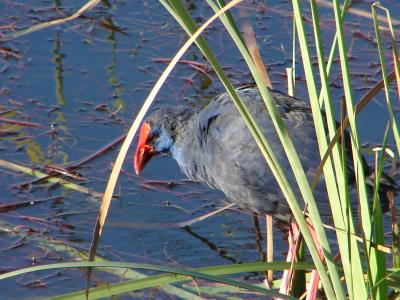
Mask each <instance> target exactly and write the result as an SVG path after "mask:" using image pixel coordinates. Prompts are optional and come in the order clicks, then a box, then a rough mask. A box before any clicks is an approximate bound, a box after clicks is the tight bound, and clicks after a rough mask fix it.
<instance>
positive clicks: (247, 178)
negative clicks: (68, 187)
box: [133, 86, 399, 299]
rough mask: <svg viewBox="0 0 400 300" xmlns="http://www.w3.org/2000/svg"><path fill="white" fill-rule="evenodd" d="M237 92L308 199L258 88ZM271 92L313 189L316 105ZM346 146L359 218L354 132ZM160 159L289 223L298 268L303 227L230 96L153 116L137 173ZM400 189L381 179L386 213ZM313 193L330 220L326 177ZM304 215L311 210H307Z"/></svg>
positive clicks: (370, 172)
mask: <svg viewBox="0 0 400 300" xmlns="http://www.w3.org/2000/svg"><path fill="white" fill-rule="evenodd" d="M236 92H237V94H238V95H239V97H240V98H241V99H242V101H243V102H244V104H245V105H246V106H247V108H248V109H249V111H250V113H251V115H252V116H253V117H254V119H255V121H256V122H257V124H258V125H259V127H260V129H261V131H262V133H263V134H264V136H265V138H266V140H267V141H268V142H269V144H270V146H271V148H272V151H273V152H274V154H275V156H276V158H277V160H278V161H279V163H280V165H281V167H282V169H283V171H284V173H285V175H286V177H287V179H288V181H289V184H290V186H291V187H292V189H293V191H294V194H295V196H296V198H297V199H302V198H301V193H300V190H299V188H298V185H297V183H296V179H295V177H294V175H293V172H292V168H291V165H290V163H289V161H288V159H287V156H286V154H285V151H284V149H283V146H282V144H281V142H280V139H279V137H278V135H277V133H276V131H275V128H274V125H273V122H272V120H271V118H270V116H269V114H268V112H267V110H266V107H265V104H264V102H263V99H262V97H261V95H260V92H259V90H258V89H257V88H256V87H253V86H245V87H241V88H237V89H236ZM270 93H271V96H272V100H273V102H274V104H275V106H276V108H277V109H278V111H279V113H280V114H281V117H282V119H283V122H284V123H285V125H286V128H287V131H288V134H289V136H290V137H291V140H292V142H293V144H294V146H295V148H296V150H297V154H298V156H299V159H300V161H301V164H302V166H303V168H304V172H305V174H306V176H307V179H308V181H309V182H310V183H311V182H312V181H313V178H314V176H315V175H316V172H317V169H318V166H319V164H320V157H319V150H318V142H317V137H316V133H315V128H314V122H313V117H312V111H311V109H310V107H309V104H307V103H306V102H305V101H303V100H300V99H298V98H295V97H291V96H289V95H287V94H285V93H282V92H279V91H276V90H270ZM325 126H326V124H325ZM337 126H339V123H338V122H337ZM343 140H344V142H343V144H344V149H345V151H344V152H345V154H346V155H345V157H346V166H347V170H346V173H347V178H348V183H349V185H350V186H351V187H352V189H351V190H350V192H349V194H350V195H352V197H350V205H351V207H352V211H353V212H356V211H357V208H358V201H357V196H356V195H357V190H356V176H355V172H354V169H353V155H352V149H351V140H350V135H349V133H348V132H347V131H345V133H344V139H343ZM161 154H166V155H170V156H172V157H173V158H174V159H175V160H176V162H177V163H178V165H179V167H180V169H181V170H182V172H183V173H184V174H185V175H186V176H187V177H188V178H189V179H190V180H192V181H195V182H200V183H202V184H204V185H206V186H208V187H210V188H213V189H218V190H221V191H222V192H223V193H224V194H225V196H226V197H227V198H228V200H230V201H231V202H233V203H235V204H237V205H238V206H239V207H241V208H242V209H244V210H246V211H250V212H253V213H256V214H259V215H272V216H274V217H275V218H276V219H277V220H279V221H283V222H284V223H288V224H289V237H288V242H289V252H288V254H287V261H292V259H293V257H294V253H295V251H296V245H297V244H298V243H296V240H297V239H298V238H299V236H300V235H299V234H300V233H299V230H298V225H297V224H296V223H295V222H294V221H293V219H292V213H291V210H290V207H289V205H288V203H287V201H286V199H285V197H284V195H283V193H282V191H281V189H280V187H279V185H278V182H277V181H276V179H275V178H274V176H273V174H272V172H271V170H270V168H269V166H268V164H267V162H266V160H265V159H264V157H263V155H262V153H261V151H260V149H259V148H258V145H257V144H256V142H255V140H254V138H253V137H252V135H251V133H250V131H249V130H248V128H247V125H246V124H245V122H244V120H243V119H242V117H241V116H240V114H239V112H238V110H237V108H236V106H235V104H234V103H233V101H232V99H231V97H230V95H229V94H228V93H222V94H220V95H218V96H216V97H215V98H214V99H212V100H211V101H210V102H209V103H208V104H207V105H205V106H204V107H194V108H193V107H188V106H181V105H178V106H162V107H159V108H157V109H155V110H154V111H152V112H151V113H150V114H149V115H148V116H147V118H146V119H145V121H144V122H143V124H142V127H141V129H140V134H139V139H138V143H137V147H136V151H135V154H134V158H133V161H134V168H135V172H136V174H137V175H139V173H140V172H141V171H142V170H143V168H144V167H145V166H146V164H147V163H148V162H149V161H150V160H151V159H152V158H153V157H154V156H157V155H161ZM362 164H363V167H364V168H363V169H364V174H365V179H366V184H367V189H368V191H369V194H370V196H371V195H372V192H373V186H374V182H375V172H374V169H373V168H371V167H370V166H369V165H368V164H367V162H366V160H365V158H364V157H362ZM398 190H399V188H398V186H397V185H396V182H395V181H394V180H393V179H392V178H391V177H390V176H388V175H387V174H385V173H382V176H381V178H380V185H379V198H380V202H381V206H382V210H383V211H386V210H387V209H388V207H389V199H388V196H387V194H388V192H390V191H393V192H397V191H398ZM313 193H314V198H315V200H316V204H317V207H318V210H319V212H320V215H321V216H323V217H328V218H329V217H331V216H332V212H331V210H330V205H329V200H328V195H327V190H326V185H325V183H324V179H323V175H322V176H321V177H320V179H319V181H318V183H317V185H316V187H315V189H314V191H313ZM370 198H372V197H370ZM303 208H305V205H304V203H303ZM355 215H357V214H356V213H355ZM310 226H311V227H310ZM309 229H310V232H313V231H314V229H313V228H312V225H309ZM315 241H316V245H317V247H318V248H319V251H320V253H323V251H322V247H321V246H320V245H319V242H318V241H317V240H316V238H315ZM320 255H321V254H320ZM291 276H292V272H291V270H285V271H284V273H283V277H282V280H281V282H282V283H281V287H280V290H279V291H280V293H284V294H287V293H288V292H289V286H290V280H291V279H290V278H291ZM318 282H319V276H318V273H317V271H316V270H313V271H312V274H311V280H310V283H311V284H310V285H309V286H308V294H307V299H315V298H316V293H317V287H318Z"/></svg>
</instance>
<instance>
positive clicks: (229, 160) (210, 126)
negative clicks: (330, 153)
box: [173, 88, 331, 219]
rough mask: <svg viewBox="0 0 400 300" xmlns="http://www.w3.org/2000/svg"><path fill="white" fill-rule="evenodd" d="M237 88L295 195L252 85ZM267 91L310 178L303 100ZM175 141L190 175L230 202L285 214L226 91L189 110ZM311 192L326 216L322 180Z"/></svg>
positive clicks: (314, 163)
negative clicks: (186, 121) (188, 118)
mask: <svg viewBox="0 0 400 300" xmlns="http://www.w3.org/2000/svg"><path fill="white" fill-rule="evenodd" d="M238 93H239V95H240V97H241V99H242V100H243V101H244V102H245V103H246V105H247V107H248V108H249V110H250V112H251V113H252V115H253V116H254V117H255V120H256V121H257V123H258V125H259V126H260V128H261V130H262V132H263V134H264V135H265V137H266V139H267V141H268V143H269V144H270V146H271V148H272V150H273V152H274V154H275V155H276V157H277V159H278V160H279V162H280V164H281V167H282V168H283V170H284V172H285V174H286V176H287V178H288V180H289V183H290V185H291V187H292V188H293V189H294V192H295V194H296V196H298V199H300V192H299V189H298V187H297V183H296V181H295V178H294V176H293V174H292V170H291V167H290V165H289V162H288V160H287V158H286V155H285V153H284V150H283V148H282V146H281V142H280V140H279V138H278V136H277V134H276V131H275V128H274V125H273V123H272V121H271V119H270V117H269V115H268V113H267V112H266V109H265V105H264V103H263V101H262V99H261V96H260V94H259V92H258V90H257V89H254V88H246V89H242V90H238ZM272 96H273V100H274V102H275V104H276V105H277V107H278V109H279V111H280V113H281V116H282V118H283V120H284V122H285V124H286V127H287V129H288V132H289V134H290V137H291V139H292V141H293V143H294V146H295V147H296V150H297V152H298V155H299V158H300V160H301V162H302V165H303V168H304V170H305V173H306V175H307V177H308V180H309V182H311V181H312V179H313V177H314V175H315V172H316V169H317V168H318V165H319V162H320V156H319V151H318V144H317V140H316V136H315V130H314V124H313V120H312V115H311V111H310V109H309V107H308V105H307V104H306V103H305V102H303V101H301V100H298V99H296V98H292V97H290V96H288V95H285V94H281V93H278V92H272ZM176 146H177V147H176V149H179V151H178V150H176V151H175V155H174V153H173V155H174V157H175V159H176V160H177V161H178V163H179V165H180V166H181V169H182V170H183V171H184V173H186V175H187V176H188V177H189V178H191V179H192V180H195V181H199V182H201V183H204V184H207V185H209V186H211V187H214V188H217V189H220V190H222V191H223V192H224V193H225V195H226V196H227V197H228V198H229V199H230V200H231V201H233V202H235V203H237V204H238V205H239V206H241V207H243V208H246V209H248V210H251V211H255V212H257V213H261V214H272V215H276V216H278V217H280V218H283V219H287V216H289V214H290V209H289V207H288V205H287V202H286V200H285V198H284V196H283V194H282V192H281V190H280V188H279V186H278V184H277V182H276V180H275V178H274V177H273V175H272V173H271V171H270V168H269V167H268V165H267V163H266V161H265V159H264V157H263V156H262V154H261V152H260V150H259V148H258V146H257V145H256V143H255V141H254V139H253V137H252V136H251V134H250V132H249V130H248V128H247V126H246V125H245V123H244V121H243V120H242V118H241V117H240V115H239V112H238V111H237V109H236V107H235V105H234V104H233V102H232V100H231V99H230V97H229V96H228V94H222V95H221V96H219V97H218V98H216V99H214V100H213V101H211V102H210V104H208V105H207V106H206V107H205V108H204V109H202V110H200V111H199V113H197V114H195V115H194V116H193V117H192V118H191V120H190V122H189V124H187V128H186V130H185V132H184V133H183V134H182V135H181V136H179V137H178V138H177V141H176ZM182 153H185V155H182ZM314 196H315V199H316V201H317V205H318V207H319V209H320V212H321V214H323V215H330V214H331V213H330V208H329V204H328V199H327V193H326V188H325V184H324V182H323V181H322V179H321V180H320V182H319V184H318V185H317V188H316V189H315V192H314Z"/></svg>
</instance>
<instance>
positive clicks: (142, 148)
mask: <svg viewBox="0 0 400 300" xmlns="http://www.w3.org/2000/svg"><path fill="white" fill-rule="evenodd" d="M172 144H173V139H172V137H171V135H170V133H169V132H167V130H166V129H165V128H164V127H163V126H160V125H159V124H154V123H152V122H151V121H145V122H144V123H143V124H142V128H141V129H140V135H139V140H138V144H137V147H136V152H135V156H134V159H133V163H134V167H135V171H136V174H137V175H139V173H140V171H141V170H142V169H143V168H144V167H145V165H146V164H147V163H148V162H149V161H150V159H151V158H152V157H153V156H154V155H157V154H160V153H168V152H169V150H170V148H171V146H172Z"/></svg>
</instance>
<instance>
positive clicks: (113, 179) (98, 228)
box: [87, 0, 241, 282]
mask: <svg viewBox="0 0 400 300" xmlns="http://www.w3.org/2000/svg"><path fill="white" fill-rule="evenodd" d="M240 1H241V0H233V1H232V2H231V3H229V5H227V6H226V7H225V8H224V9H222V10H221V11H220V12H218V13H216V14H214V15H213V16H212V17H211V18H210V19H208V20H207V21H206V22H205V23H204V24H203V25H202V26H201V27H200V28H199V29H198V30H197V31H196V32H195V33H194V34H193V35H192V36H191V37H190V38H189V39H188V41H186V43H185V44H184V45H183V46H182V47H181V49H179V51H178V53H177V54H176V55H175V56H174V58H173V59H172V60H171V62H170V63H169V65H168V66H167V68H166V69H165V71H164V72H163V73H162V75H161V76H160V78H159V79H158V80H157V82H156V84H155V85H154V87H153V89H152V90H151V91H150V94H149V96H148V97H147V99H146V100H145V101H144V104H143V106H142V108H141V109H140V111H139V113H138V114H137V116H136V118H135V120H134V122H133V124H132V126H131V128H130V129H129V131H128V134H127V136H126V138H125V140H124V142H123V144H122V146H121V149H120V151H119V153H118V155H117V158H116V161H115V164H114V166H113V169H112V171H111V174H110V178H109V180H108V182H107V187H106V190H105V192H104V197H103V200H102V202H101V205H100V209H99V213H98V216H97V220H96V225H95V229H94V231H93V237H92V243H91V245H90V251H89V261H92V260H93V259H94V257H95V255H96V250H97V245H98V243H99V239H100V235H101V233H102V230H103V227H104V224H105V220H106V217H107V214H108V209H109V207H110V203H111V199H112V194H113V192H114V189H115V186H116V183H117V179H118V175H119V173H120V171H121V168H122V164H123V162H124V160H125V156H126V154H127V153H128V149H129V146H130V144H131V143H132V140H133V137H134V136H135V134H136V132H137V130H138V128H139V125H140V123H141V122H142V120H143V118H144V116H145V114H146V112H147V111H148V109H149V108H150V105H151V104H152V102H153V100H154V98H155V97H156V95H157V93H158V91H159V89H160V88H161V86H162V84H163V83H164V82H165V80H166V79H167V77H168V76H169V74H170V73H171V71H172V70H173V68H174V67H175V65H176V64H177V62H178V61H179V59H180V58H181V57H182V55H183V54H184V53H185V52H186V51H187V49H189V47H190V45H191V44H192V43H193V42H194V41H195V40H196V39H197V38H198V37H199V36H200V34H201V33H202V32H203V30H204V29H205V28H206V27H207V26H208V25H210V24H211V23H212V22H213V21H214V20H215V19H217V18H218V16H219V15H220V14H222V13H223V12H224V11H226V10H228V9H229V8H231V7H233V6H234V5H235V4H237V3H239V2H240ZM89 279H90V269H88V273H87V282H89Z"/></svg>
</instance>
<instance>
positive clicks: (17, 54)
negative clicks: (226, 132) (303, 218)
mask: <svg viewBox="0 0 400 300" xmlns="http://www.w3.org/2000/svg"><path fill="white" fill-rule="evenodd" d="M253 2H254V1H247V2H246V1H245V2H244V3H243V4H242V8H244V9H246V10H247V11H248V12H249V16H251V17H249V19H250V20H251V23H252V25H253V27H254V30H255V32H256V35H257V41H258V43H259V46H260V50H261V53H262V56H263V57H264V59H265V62H266V64H267V65H268V66H269V74H270V77H271V79H272V82H273V85H274V87H275V88H276V89H278V90H282V91H285V90H286V89H287V87H286V78H285V67H289V66H290V65H291V53H292V50H291V49H292V44H291V43H292V42H291V40H292V32H291V31H292V21H291V4H290V2H288V1H278V0H274V1H259V2H257V3H253ZM381 3H382V4H383V5H387V7H388V8H390V9H391V12H392V17H393V18H394V19H395V22H397V24H399V21H398V20H400V4H399V3H398V2H397V1H390V0H388V1H381ZM80 5H82V1H74V0H69V1H54V2H53V1H35V2H32V1H9V0H5V1H1V2H0V12H1V16H2V18H1V19H0V26H1V27H0V29H1V30H2V31H1V32H2V34H7V33H10V32H11V31H12V30H15V29H17V30H18V29H23V28H26V27H29V26H30V25H32V24H36V23H38V22H42V21H46V20H50V19H54V18H59V17H62V16H65V15H68V14H71V13H72V12H74V11H76V10H77V9H78V8H79V7H80ZM186 5H188V6H190V8H191V13H192V14H193V15H194V16H195V18H196V21H198V22H199V23H202V22H204V21H205V20H206V19H207V17H208V16H210V14H211V11H210V9H209V8H208V6H207V4H206V3H205V2H204V1H187V2H186ZM353 7H354V8H355V9H358V10H361V11H367V12H369V11H370V7H369V1H357V3H356V4H354V6H353ZM305 12H306V15H307V16H308V17H309V8H308V6H306V5H305ZM234 14H235V15H237V14H238V11H237V10H234ZM321 14H322V16H321V21H322V24H323V27H322V28H323V35H324V37H325V38H326V42H325V47H326V48H325V50H326V51H328V49H329V43H330V41H331V39H332V36H333V35H334V20H333V19H332V12H331V10H330V8H328V7H327V8H322V9H321ZM309 20H310V19H306V21H309ZM347 20H348V22H347V26H348V27H346V34H347V38H348V45H349V56H350V57H351V60H350V63H351V70H352V73H353V75H354V79H353V87H354V95H355V99H360V97H361V96H362V95H363V94H364V93H365V92H366V91H368V89H369V88H371V87H372V86H373V85H374V84H375V83H376V82H377V81H378V80H380V79H381V77H380V76H381V75H380V73H379V61H378V56H377V50H376V47H375V43H374V32H373V24H372V20H371V19H369V18H365V17H363V16H359V15H357V14H353V13H351V14H349V15H348V18H347ZM306 24H309V23H307V22H306ZM277 29H279V30H277ZM310 36H311V35H310ZM384 38H385V40H386V43H387V44H386V45H387V46H388V47H389V43H388V41H389V39H388V36H387V35H386V36H384ZM186 39H187V37H186V35H185V33H184V32H183V31H182V30H181V29H180V28H179V27H178V26H177V24H176V23H175V22H174V20H173V18H172V17H171V16H170V15H169V14H168V13H167V12H166V10H165V9H164V8H163V7H162V5H160V4H159V3H158V2H157V1H112V2H108V1H103V2H102V3H101V4H99V5H98V6H97V7H95V8H94V9H93V10H91V11H89V12H86V13H85V14H84V15H83V16H82V17H80V18H78V19H76V20H74V21H71V22H68V23H66V24H63V25H60V26H58V27H51V28H48V29H44V30H41V31H37V32H34V33H31V34H29V35H25V36H22V37H19V38H17V39H14V40H11V41H8V42H4V43H1V44H0V49H1V52H0V54H1V65H0V117H1V118H3V119H0V159H1V160H3V161H8V162H12V163H15V164H18V165H23V166H27V167H30V168H34V169H35V170H37V171H42V172H46V170H47V171H48V170H49V166H69V165H73V164H74V163H76V162H77V161H80V160H81V159H84V158H86V157H88V156H90V155H91V154H93V153H96V152H97V151H99V150H100V149H101V148H102V147H104V146H106V145H108V144H110V143H111V142H113V141H114V140H116V139H118V138H119V137H120V136H122V135H124V133H126V130H127V129H128V128H129V126H130V124H131V122H132V121H133V119H134V117H135V115H136V113H137V112H138V110H139V109H140V107H141V105H142V103H143V101H144V99H145V98H146V96H147V94H148V93H149V91H150V89H151V88H152V86H153V85H154V83H155V81H156V80H157V79H158V77H159V76H160V74H161V72H162V71H163V70H164V68H165V67H166V64H165V62H164V61H165V60H168V59H171V58H172V57H173V55H174V54H175V53H176V52H177V50H178V49H179V46H180V45H182V44H183V43H184V41H186ZM207 39H208V41H209V42H210V44H211V46H212V48H213V50H214V51H215V53H216V54H217V56H218V58H219V59H220V62H221V64H222V65H223V66H224V68H225V69H226V71H227V73H228V74H229V76H230V79H231V80H232V82H233V83H234V84H235V85H237V86H240V85H242V84H246V83H250V82H252V80H251V77H250V75H249V72H248V70H247V69H246V68H245V66H244V63H243V61H242V60H240V59H238V57H239V56H238V55H239V53H238V51H237V50H236V49H235V46H234V45H233V43H232V42H231V40H230V39H229V37H228V35H227V34H226V32H225V31H224V30H223V27H222V25H221V24H220V23H215V24H214V25H213V27H212V28H210V29H209V30H208V31H207ZM388 47H387V48H386V50H387V51H386V52H387V53H386V55H388V57H389V55H390V51H389V50H388V49H389V48H388ZM184 59H185V60H187V61H194V62H198V63H200V64H202V65H201V66H200V67H201V68H204V70H205V71H206V72H205V73H203V72H200V71H199V70H198V69H196V68H194V67H193V66H192V65H191V64H188V63H182V64H179V65H178V66H177V68H176V69H175V70H174V72H173V74H172V75H171V77H170V78H169V79H168V80H167V82H166V84H165V85H164V87H163V88H162V90H161V92H160V94H159V95H158V96H157V101H156V103H155V104H154V105H161V104H164V103H169V104H187V105H201V104H203V103H205V102H206V101H209V99H211V98H212V97H213V96H215V95H216V94H218V93H219V92H222V91H223V88H222V86H221V84H220V83H219V81H218V79H217V78H216V76H215V74H214V73H213V72H212V71H210V69H209V67H208V65H207V63H206V62H205V61H204V59H203V58H202V55H201V54H200V53H199V51H198V50H197V49H196V48H195V47H192V48H190V50H189V51H188V53H186V55H185V56H184ZM388 65H389V66H388V69H389V70H392V69H393V66H392V63H391V61H390V60H389V59H388ZM297 72H298V73H297V79H298V80H297V86H296V88H297V90H296V92H297V96H298V97H302V98H306V95H307V91H306V87H305V82H304V76H303V72H302V67H301V64H298V71H297ZM338 74H339V73H338V66H337V65H336V66H335V67H334V71H333V75H332V77H331V78H332V80H331V81H332V86H335V87H336V89H334V91H335V99H336V101H335V103H336V104H337V105H338V106H339V104H340V98H341V96H342V92H341V90H340V87H341V78H340V76H339V75H338ZM398 107H399V106H398V103H397V108H398ZM8 110H9V111H8ZM338 111H340V110H338ZM387 116H388V114H387V109H386V106H385V99H384V96H383V94H381V95H379V96H378V97H376V99H375V101H374V102H373V103H371V104H369V105H368V107H367V108H366V109H365V110H364V111H363V112H362V113H361V114H360V116H359V125H360V130H361V139H362V141H363V142H369V143H372V144H374V143H380V142H381V140H382V137H383V132H384V128H385V125H386V122H387ZM4 119H7V120H18V123H17V124H11V123H10V122H7V120H4ZM23 122H25V123H23ZM39 125H40V126H39ZM118 145H120V144H118ZM118 149H119V146H116V147H114V148H112V149H111V151H107V152H106V153H102V154H101V155H100V156H99V157H98V158H96V159H93V160H91V161H89V162H87V163H85V164H83V165H82V166H80V167H79V168H78V169H76V170H75V171H76V172H78V173H79V174H80V175H81V177H80V178H79V180H76V179H73V178H67V180H69V181H71V182H75V183H76V184H79V185H81V186H84V187H86V188H88V189H90V190H91V191H94V192H99V193H101V192H103V191H104V189H105V185H106V182H107V180H108V177H109V174H110V171H111V168H112V165H113V162H114V160H115V158H116V155H117V153H118ZM132 152H133V147H132V149H131V151H130V154H129V156H128V157H127V160H126V162H125V164H124V166H123V170H122V172H121V174H120V178H119V182H118V185H117V188H116V195H117V196H118V197H117V198H116V199H115V200H114V201H113V202H112V205H111V208H110V211H109V216H108V219H107V224H106V227H105V229H104V232H103V235H102V238H101V242H100V245H99V250H98V254H99V255H101V256H103V257H104V258H106V259H109V260H122V261H131V262H138V263H152V264H161V265H169V266H175V267H178V266H179V267H204V266H211V265H219V264H228V263H232V262H235V263H240V262H251V261H258V260H259V259H260V250H259V245H260V242H259V241H258V240H257V236H256V231H255V227H254V223H253V218H252V214H251V213H248V212H243V211H240V210H238V209H237V208H233V209H230V210H226V211H224V212H222V213H220V214H218V215H216V216H213V217H211V218H208V219H206V220H205V221H202V222H198V223H195V224H193V225H191V226H190V227H188V228H177V227H176V226H175V225H176V224H177V223H179V222H184V221H187V220H190V219H193V218H195V217H199V216H201V215H204V214H206V213H208V212H210V211H212V210H214V209H216V208H219V207H221V206H223V205H224V204H225V202H226V200H225V199H224V196H223V194H221V193H219V192H217V191H213V190H210V189H208V188H205V187H203V186H200V185H197V184H194V183H191V182H189V181H187V180H185V177H184V175H183V174H182V173H181V172H180V170H179V167H178V165H177V164H176V163H175V161H173V160H172V159H171V158H167V157H161V158H157V159H154V160H153V161H152V162H151V163H150V164H149V165H148V166H147V167H146V169H145V170H144V171H143V173H142V174H141V175H140V176H136V175H135V174H134V170H133V166H132ZM368 159H369V160H371V157H368ZM171 182H172V183H173V184H171ZM0 186H1V191H0V205H1V206H0V208H1V220H0V228H1V235H0V237H1V238H0V251H1V256H2V259H1V262H0V271H1V272H6V271H10V270H13V269H16V268H22V267H27V266H30V265H33V264H45V263H55V262H62V261H65V260H67V261H70V260H72V257H73V256H74V255H76V253H75V254H74V253H73V252H72V250H67V248H65V247H67V246H68V247H71V248H73V249H75V250H79V251H80V250H82V251H87V250H88V249H89V247H90V241H91V238H92V230H93V228H94V225H95V221H96V216H97V209H98V208H99V203H100V199H98V198H96V197H93V196H90V195H88V194H87V193H82V192H80V191H76V190H73V189H70V188H66V187H65V186H63V185H60V184H55V183H49V182H47V181H43V180H42V181H37V180H36V177H34V176H30V175H26V174H23V173H20V172H17V171H16V170H14V169H12V168H7V167H5V166H0ZM30 202H31V203H30ZM14 203H20V204H16V205H15V206H10V205H11V204H14ZM260 221H261V225H262V228H263V220H260ZM275 242H276V245H275V249H276V250H275V251H276V257H277V258H282V255H283V253H284V252H285V251H286V250H285V249H286V243H285V242H284V237H283V235H282V234H281V233H280V232H279V231H278V232H277V234H276V235H275ZM263 243H264V242H263V241H261V244H263ZM55 245H66V246H63V247H64V248H65V250H66V251H61V250H60V249H58V250H56V248H55V247H56V246H55ZM245 277H246V278H247V279H250V280H252V281H257V280H260V278H261V277H260V275H259V274H247V275H246V276H245ZM82 278H83V273H82V272H80V271H77V270H68V271H67V270H61V271H58V272H47V273H39V274H29V275H25V276H22V277H19V278H17V279H15V278H14V279H12V280H3V281H0V291H1V293H0V298H1V299H16V298H19V299H20V298H46V297H49V296H54V295H58V294H60V293H64V292H70V291H74V290H77V289H79V288H83V287H84V281H83V280H82ZM116 280H118V278H115V276H111V275H109V274H107V273H102V272H96V273H95V275H94V281H95V282H96V284H101V283H103V282H111V281H116ZM192 286H194V284H192ZM194 294H197V293H196V291H194ZM141 297H146V298H147V297H148V298H169V297H170V296H169V295H168V294H167V293H165V292H163V291H162V290H151V291H145V292H143V293H138V294H134V295H129V296H127V298H141ZM213 297H214V298H215V297H218V296H213Z"/></svg>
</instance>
